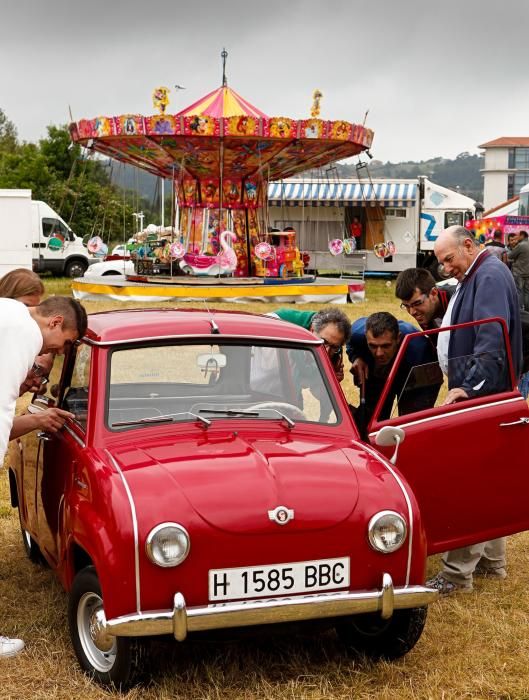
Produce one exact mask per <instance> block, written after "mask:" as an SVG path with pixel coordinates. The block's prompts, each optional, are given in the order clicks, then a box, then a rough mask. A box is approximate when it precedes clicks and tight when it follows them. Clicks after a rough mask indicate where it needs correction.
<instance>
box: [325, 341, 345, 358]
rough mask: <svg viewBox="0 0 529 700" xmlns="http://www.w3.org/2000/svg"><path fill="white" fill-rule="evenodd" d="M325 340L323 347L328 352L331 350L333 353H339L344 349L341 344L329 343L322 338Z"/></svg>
mask: <svg viewBox="0 0 529 700" xmlns="http://www.w3.org/2000/svg"><path fill="white" fill-rule="evenodd" d="M322 340H323V347H324V348H325V350H327V352H331V353H332V354H333V355H337V354H338V353H339V352H341V350H342V346H341V345H333V343H329V341H328V340H325V338H322Z"/></svg>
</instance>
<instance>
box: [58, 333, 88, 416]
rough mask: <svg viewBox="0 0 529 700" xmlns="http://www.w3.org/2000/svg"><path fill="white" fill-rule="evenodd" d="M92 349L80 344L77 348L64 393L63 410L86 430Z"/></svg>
mask: <svg viewBox="0 0 529 700" xmlns="http://www.w3.org/2000/svg"><path fill="white" fill-rule="evenodd" d="M91 355H92V348H91V347H90V346H89V345H85V344H84V343H81V345H80V346H79V347H78V348H77V353H76V356H75V361H74V366H73V370H72V374H71V378H70V380H69V382H68V387H67V389H66V391H65V393H64V399H63V408H64V409H65V410H66V411H70V412H71V413H73V414H74V415H75V420H76V422H77V423H78V424H79V425H80V426H81V427H82V429H83V430H86V420H87V416H88V386H89V381H90V362H91Z"/></svg>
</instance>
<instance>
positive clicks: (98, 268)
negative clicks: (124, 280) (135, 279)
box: [84, 258, 134, 277]
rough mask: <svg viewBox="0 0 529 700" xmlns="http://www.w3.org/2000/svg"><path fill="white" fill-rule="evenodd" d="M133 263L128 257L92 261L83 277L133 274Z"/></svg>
mask: <svg viewBox="0 0 529 700" xmlns="http://www.w3.org/2000/svg"><path fill="white" fill-rule="evenodd" d="M133 274H134V263H133V262H132V260H131V259H130V258H128V259H127V260H125V259H123V258H121V259H117V260H102V261H101V262H98V263H94V264H93V265H90V267H89V268H88V269H87V270H86V272H85V274H84V276H85V277H107V276H110V275H121V276H125V275H133Z"/></svg>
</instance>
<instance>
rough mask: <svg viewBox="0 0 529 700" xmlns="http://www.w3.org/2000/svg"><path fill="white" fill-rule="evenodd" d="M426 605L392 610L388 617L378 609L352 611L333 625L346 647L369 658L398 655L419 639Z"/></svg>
mask: <svg viewBox="0 0 529 700" xmlns="http://www.w3.org/2000/svg"><path fill="white" fill-rule="evenodd" d="M426 614H427V608H410V609H409V610H395V612H394V613H393V615H392V616H391V618H390V619H389V620H383V619H382V618H381V617H380V615H379V614H378V613H368V614H365V615H353V616H351V617H348V618H346V619H345V620H343V621H342V622H340V623H338V624H337V625H336V632H337V633H338V637H339V638H340V640H341V641H342V643H343V644H345V646H346V647H350V648H353V649H354V650H355V651H357V652H360V653H362V654H365V655H366V656H368V657H370V658H372V659H386V660H388V661H390V660H392V659H398V658H399V657H401V656H404V654H407V653H408V652H409V651H410V650H411V649H413V647H414V646H415V645H416V644H417V642H418V641H419V638H420V636H421V634H422V631H423V629H424V625H425V623H426Z"/></svg>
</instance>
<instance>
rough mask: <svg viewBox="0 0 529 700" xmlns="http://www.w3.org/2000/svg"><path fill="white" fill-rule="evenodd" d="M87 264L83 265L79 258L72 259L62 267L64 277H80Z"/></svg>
mask: <svg viewBox="0 0 529 700" xmlns="http://www.w3.org/2000/svg"><path fill="white" fill-rule="evenodd" d="M86 268H87V265H85V264H84V263H83V262H81V261H80V260H72V262H69V263H67V264H66V266H65V268H64V275H65V277H71V278H73V277H82V276H83V275H84V273H85V270H86Z"/></svg>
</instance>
